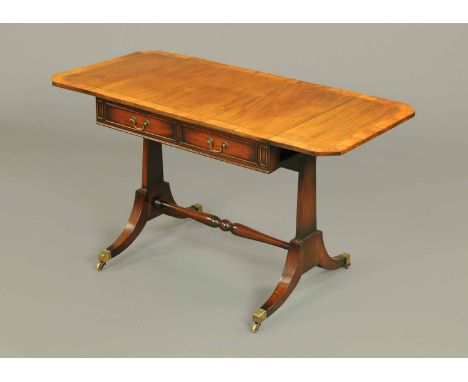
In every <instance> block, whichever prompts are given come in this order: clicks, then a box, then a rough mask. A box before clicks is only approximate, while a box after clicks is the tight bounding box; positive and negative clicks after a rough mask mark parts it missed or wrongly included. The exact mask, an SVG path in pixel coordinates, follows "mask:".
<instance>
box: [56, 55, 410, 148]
mask: <svg viewBox="0 0 468 382" xmlns="http://www.w3.org/2000/svg"><path fill="white" fill-rule="evenodd" d="M52 83H53V84H54V85H55V86H59V87H63V88H66V89H70V90H74V91H78V92H83V93H87V94H91V95H94V96H96V97H99V98H103V99H107V100H110V101H114V102H119V103H121V104H123V105H128V106H133V107H137V108H140V109H143V110H147V111H150V112H155V113H158V114H161V115H166V116H169V117H172V118H175V119H178V120H181V121H185V122H190V123H194V124H197V125H200V126H205V127H211V128H213V129H215V130H219V131H227V132H229V133H231V134H234V135H239V136H244V137H248V138H251V139H254V140H257V141H262V142H268V143H270V144H272V145H274V146H278V147H282V148H287V149H291V150H294V151H298V152H303V153H306V154H309V155H340V154H343V153H345V152H347V151H349V150H351V149H353V148H355V147H357V146H359V145H361V144H362V143H364V142H366V141H368V140H370V139H372V138H374V137H376V136H377V135H379V134H381V133H383V132H385V131H387V130H389V129H391V128H392V127H394V126H396V125H398V124H399V123H401V122H403V121H405V120H407V119H409V118H411V117H412V116H414V110H413V109H412V108H411V107H410V106H409V105H407V104H405V103H401V102H396V101H392V100H388V99H383V98H377V97H373V96H369V95H365V94H359V93H354V92H351V91H346V90H341V89H336V88H331V87H327V86H322V85H315V84H312V83H308V82H303V81H298V80H294V79H289V78H285V77H280V76H277V75H272V74H267V73H262V72H258V71H254V70H249V69H242V68H238V67H233V66H229V65H224V64H220V63H216V62H212V61H208V60H204V59H200V58H195V57H190V56H185V55H179V54H172V53H167V52H161V51H144V52H136V53H132V54H129V55H126V56H122V57H118V58H115V59H112V60H109V61H105V62H101V63H98V64H95V65H90V66H86V67H82V68H78V69H74V70H70V71H67V72H64V73H60V74H55V75H53V76H52Z"/></svg>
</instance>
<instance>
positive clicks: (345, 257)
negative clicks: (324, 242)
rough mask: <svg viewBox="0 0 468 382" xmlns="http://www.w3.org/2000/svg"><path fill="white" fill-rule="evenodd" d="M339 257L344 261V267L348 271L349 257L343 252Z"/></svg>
mask: <svg viewBox="0 0 468 382" xmlns="http://www.w3.org/2000/svg"><path fill="white" fill-rule="evenodd" d="M340 257H342V258H344V259H345V264H344V267H345V268H346V269H348V268H349V267H350V266H351V255H350V254H349V253H346V252H344V253H342V254H340Z"/></svg>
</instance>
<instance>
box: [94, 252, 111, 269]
mask: <svg viewBox="0 0 468 382" xmlns="http://www.w3.org/2000/svg"><path fill="white" fill-rule="evenodd" d="M111 258H112V255H111V253H110V251H109V250H108V249H105V250H104V251H101V252H99V255H98V262H97V264H96V269H97V270H98V271H102V268H104V265H106V263H107V262H108V261H109V260H110V259H111Z"/></svg>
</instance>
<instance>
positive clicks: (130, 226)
mask: <svg viewBox="0 0 468 382" xmlns="http://www.w3.org/2000/svg"><path fill="white" fill-rule="evenodd" d="M147 195H148V192H147V191H146V190H145V189H139V190H137V191H136V192H135V201H134V203H133V209H132V212H131V214H130V218H129V219H128V223H127V225H126V226H125V228H124V229H123V231H122V233H121V234H120V235H119V237H118V238H117V239H116V240H115V241H114V242H113V243H112V244H111V245H110V246H109V247H107V249H105V250H104V251H101V252H100V253H99V255H98V263H97V264H96V269H97V270H98V271H100V270H102V268H104V265H106V262H107V261H109V260H110V259H111V258H113V257H115V256H117V255H118V254H119V253H121V252H122V251H123V250H124V249H126V248H127V247H128V246H129V245H130V244H132V243H133V241H134V240H135V239H136V238H137V236H138V235H139V234H140V232H141V231H142V230H143V227H144V226H145V224H146V222H147V221H148V220H150V218H151V212H152V210H151V209H152V207H151V200H150V199H149V198H148V197H147Z"/></svg>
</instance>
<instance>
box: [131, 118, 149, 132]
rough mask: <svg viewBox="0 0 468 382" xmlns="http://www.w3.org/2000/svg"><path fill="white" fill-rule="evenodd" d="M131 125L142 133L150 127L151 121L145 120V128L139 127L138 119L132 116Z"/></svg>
mask: <svg viewBox="0 0 468 382" xmlns="http://www.w3.org/2000/svg"><path fill="white" fill-rule="evenodd" d="M130 123H131V124H132V127H133V128H134V129H135V130H140V131H143V130H144V129H145V128H146V127H148V126H149V125H150V123H149V121H148V120H147V119H145V120H144V121H143V127H138V122H137V119H136V117H135V116H134V115H132V116H131V117H130Z"/></svg>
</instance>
